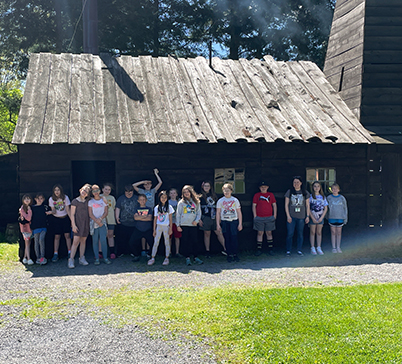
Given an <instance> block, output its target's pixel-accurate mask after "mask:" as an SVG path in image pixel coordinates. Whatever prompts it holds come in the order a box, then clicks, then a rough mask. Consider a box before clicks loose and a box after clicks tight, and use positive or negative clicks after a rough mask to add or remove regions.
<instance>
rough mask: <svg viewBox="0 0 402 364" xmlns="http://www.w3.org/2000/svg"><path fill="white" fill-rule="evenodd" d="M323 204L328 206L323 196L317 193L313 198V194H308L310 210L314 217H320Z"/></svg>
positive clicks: (322, 211)
mask: <svg viewBox="0 0 402 364" xmlns="http://www.w3.org/2000/svg"><path fill="white" fill-rule="evenodd" d="M325 206H328V201H327V199H326V198H325V197H322V196H321V195H318V196H316V198H313V196H310V211H311V215H313V216H314V219H316V220H319V219H321V216H322V214H323V213H324V208H325Z"/></svg>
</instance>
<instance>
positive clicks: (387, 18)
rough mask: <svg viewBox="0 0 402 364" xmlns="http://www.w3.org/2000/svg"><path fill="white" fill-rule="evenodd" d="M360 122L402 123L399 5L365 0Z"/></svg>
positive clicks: (390, 0)
mask: <svg viewBox="0 0 402 364" xmlns="http://www.w3.org/2000/svg"><path fill="white" fill-rule="evenodd" d="M365 18H366V20H365V37H364V38H365V39H364V72H363V89H362V106H361V122H362V124H363V125H365V126H371V125H381V126H401V124H402V121H401V120H402V2H401V1H398V0H366V15H365Z"/></svg>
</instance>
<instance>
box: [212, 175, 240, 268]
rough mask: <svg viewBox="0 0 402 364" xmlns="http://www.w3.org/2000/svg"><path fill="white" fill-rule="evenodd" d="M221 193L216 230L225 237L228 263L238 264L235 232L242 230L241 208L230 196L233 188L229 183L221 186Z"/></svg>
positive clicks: (237, 201)
mask: <svg viewBox="0 0 402 364" xmlns="http://www.w3.org/2000/svg"><path fill="white" fill-rule="evenodd" d="M222 192H223V194H224V197H222V198H220V199H219V200H218V203H217V204H216V229H217V230H218V231H222V232H223V236H224V237H225V245H226V252H227V254H228V257H227V260H228V262H229V263H231V262H233V261H235V262H238V261H239V258H238V256H237V253H238V249H239V248H238V245H239V244H238V241H237V232H238V231H242V230H243V215H242V213H241V206H240V202H239V200H238V199H237V198H236V197H233V196H232V192H233V186H232V185H231V184H230V183H225V184H224V185H223V187H222Z"/></svg>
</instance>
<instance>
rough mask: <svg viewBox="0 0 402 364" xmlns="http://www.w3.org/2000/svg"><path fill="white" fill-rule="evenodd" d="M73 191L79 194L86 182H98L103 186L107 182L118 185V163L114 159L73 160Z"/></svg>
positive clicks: (73, 194)
mask: <svg viewBox="0 0 402 364" xmlns="http://www.w3.org/2000/svg"><path fill="white" fill-rule="evenodd" d="M71 170H72V175H73V176H72V178H73V181H72V182H73V193H72V197H74V196H76V195H78V190H79V189H80V188H81V187H82V186H83V185H84V184H85V183H89V184H91V185H93V184H97V185H99V186H100V187H101V188H102V184H103V183H105V182H109V183H112V184H113V185H114V186H115V185H116V165H115V162H114V161H72V162H71Z"/></svg>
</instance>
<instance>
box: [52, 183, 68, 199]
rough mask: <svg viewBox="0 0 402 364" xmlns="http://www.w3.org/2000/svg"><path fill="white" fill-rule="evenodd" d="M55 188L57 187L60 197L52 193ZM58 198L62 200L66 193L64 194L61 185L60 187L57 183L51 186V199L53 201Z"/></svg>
mask: <svg viewBox="0 0 402 364" xmlns="http://www.w3.org/2000/svg"><path fill="white" fill-rule="evenodd" d="M56 188H58V189H59V190H60V197H57V196H56V195H55V194H54V190H55V189H56ZM59 198H61V200H62V201H64V199H65V198H66V195H65V194H64V190H63V187H61V185H59V184H55V185H54V186H53V188H52V199H53V201H54V202H56V201H57V200H58V199H59Z"/></svg>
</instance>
